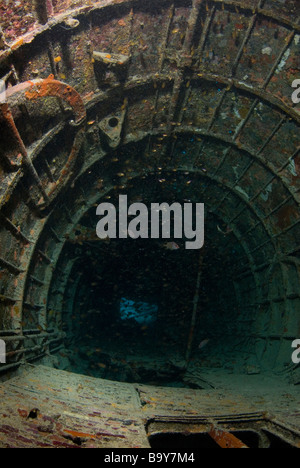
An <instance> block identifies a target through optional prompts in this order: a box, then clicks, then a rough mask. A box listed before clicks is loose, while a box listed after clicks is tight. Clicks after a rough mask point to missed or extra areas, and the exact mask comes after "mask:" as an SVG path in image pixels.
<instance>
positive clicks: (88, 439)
mask: <svg viewBox="0 0 300 468" xmlns="http://www.w3.org/2000/svg"><path fill="white" fill-rule="evenodd" d="M204 377H205V378H208V379H209V381H210V382H213V384H214V386H215V387H216V389H215V390H212V389H210V390H192V389H184V388H164V387H154V386H145V385H140V384H129V383H119V382H112V381H108V380H101V379H95V378H92V377H87V376H83V375H78V374H72V373H69V372H65V371H61V370H55V369H52V368H48V367H44V366H33V365H26V366H25V367H23V368H22V370H20V371H19V374H18V375H17V376H15V377H14V378H12V379H11V380H9V381H7V382H5V383H3V384H1V386H0V401H1V408H0V418H1V424H0V447H1V448H32V447H34V448H43V447H45V448H50V447H53V448H59V447H70V448H72V447H73V448H79V447H82V448H86V447H95V448H118V447H123V448H149V447H150V446H151V444H152V443H153V442H151V441H153V440H154V439H155V437H157V436H159V435H160V434H163V435H166V434H167V433H184V434H185V436H187V435H188V434H197V433H198V434H205V433H207V432H209V430H210V428H211V426H212V425H215V426H218V427H219V428H221V429H222V430H223V429H224V430H226V431H228V432H230V431H231V432H232V433H238V434H240V435H241V439H242V437H243V433H244V434H246V433H247V434H251V433H253V434H258V435H260V436H261V442H260V443H263V440H264V436H265V434H272V438H273V444H274V440H275V439H276V440H277V441H281V442H280V443H284V444H286V443H288V444H289V445H291V446H295V447H300V408H299V390H298V388H297V386H294V387H291V386H287V385H286V384H285V383H284V381H283V380H282V379H279V378H278V379H276V378H274V377H271V376H265V375H264V376H259V375H252V376H246V375H232V374H231V375H229V374H227V375H226V373H224V372H220V371H218V372H215V371H207V373H206V374H205V372H204ZM236 389H238V391H237V390H236ZM183 440H185V438H183ZM282 441H283V442H282ZM183 443H184V442H183ZM197 443H198V444H201V441H200V439H199V441H198V442H197ZM165 444H168V442H167V441H166V442H165ZM198 446H200V445H198ZM182 447H184V445H182ZM165 448H168V447H167V446H166V447H165ZM178 448H179V449H180V447H178ZM194 448H195V449H196V448H197V447H196V446H195V447H194Z"/></svg>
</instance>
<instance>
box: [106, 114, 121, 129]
mask: <svg viewBox="0 0 300 468" xmlns="http://www.w3.org/2000/svg"><path fill="white" fill-rule="evenodd" d="M108 125H109V126H110V127H111V128H116V127H117V126H118V125H119V119H117V117H112V118H111V119H109V121H108Z"/></svg>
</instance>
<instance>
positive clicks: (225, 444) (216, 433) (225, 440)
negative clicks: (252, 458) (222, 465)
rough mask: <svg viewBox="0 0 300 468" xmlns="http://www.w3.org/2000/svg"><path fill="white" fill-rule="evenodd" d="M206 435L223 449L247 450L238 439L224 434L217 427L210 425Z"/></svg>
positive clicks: (226, 433) (229, 434)
mask: <svg viewBox="0 0 300 468" xmlns="http://www.w3.org/2000/svg"><path fill="white" fill-rule="evenodd" d="M208 435H209V436H210V437H211V438H212V439H213V440H214V441H215V442H216V443H217V444H218V445H219V447H221V448H223V449H248V448H249V447H248V446H247V445H246V444H244V443H243V442H242V441H241V440H240V439H238V438H237V437H235V436H234V435H233V434H231V433H230V432H225V431H224V430H223V429H220V428H219V427H217V426H214V425H212V427H211V429H210V431H209V433H208Z"/></svg>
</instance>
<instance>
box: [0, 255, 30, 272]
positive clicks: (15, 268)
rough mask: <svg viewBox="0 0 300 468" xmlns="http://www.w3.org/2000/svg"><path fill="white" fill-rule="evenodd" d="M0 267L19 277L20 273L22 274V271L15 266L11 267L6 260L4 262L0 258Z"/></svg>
mask: <svg viewBox="0 0 300 468" xmlns="http://www.w3.org/2000/svg"><path fill="white" fill-rule="evenodd" d="M0 266H2V267H3V268H6V269H8V270H9V271H11V272H12V273H13V274H15V275H19V274H20V273H24V270H22V269H21V268H19V267H17V266H16V265H13V264H12V263H11V262H9V261H8V260H5V259H4V258H2V257H0Z"/></svg>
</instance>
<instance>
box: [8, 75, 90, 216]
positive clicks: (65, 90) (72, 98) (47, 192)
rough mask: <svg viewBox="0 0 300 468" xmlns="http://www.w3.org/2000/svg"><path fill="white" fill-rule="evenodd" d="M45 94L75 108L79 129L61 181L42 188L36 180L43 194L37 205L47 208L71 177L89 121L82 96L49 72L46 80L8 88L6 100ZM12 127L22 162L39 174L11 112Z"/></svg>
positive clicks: (72, 122) (36, 97) (27, 99)
mask: <svg viewBox="0 0 300 468" xmlns="http://www.w3.org/2000/svg"><path fill="white" fill-rule="evenodd" d="M45 97H57V98H59V99H62V100H63V101H65V102H66V103H67V104H68V105H69V106H70V107H71V108H72V111H73V113H74V119H73V120H71V122H70V125H72V126H73V127H76V128H77V133H76V136H75V138H74V142H73V146H72V149H71V152H70V155H69V157H68V159H67V162H66V164H65V165H64V166H63V168H62V169H61V172H60V176H59V178H58V180H56V181H55V182H54V183H53V182H52V181H50V183H49V184H48V187H43V186H42V183H41V181H40V180H38V181H37V180H36V182H38V185H39V188H40V189H41V192H42V195H43V201H42V202H41V201H40V202H38V203H37V207H38V208H46V207H47V206H48V205H49V204H50V203H51V202H52V201H53V200H54V199H55V198H56V197H57V195H58V193H59V192H60V191H61V189H62V188H63V187H65V186H67V185H68V184H69V182H70V180H71V179H72V177H73V173H72V169H73V168H74V166H75V163H76V161H77V159H78V155H79V151H80V148H81V146H82V143H83V140H84V136H85V122H86V110H85V106H84V103H83V101H82V98H81V96H80V95H79V94H78V93H77V91H76V90H75V89H74V88H72V87H71V86H69V85H67V84H65V83H62V82H60V81H57V80H55V79H54V76H53V75H50V76H49V77H48V78H47V79H44V80H41V79H38V80H34V81H26V82H24V83H20V84H18V85H16V86H13V87H11V88H8V89H7V90H6V99H7V101H9V100H10V99H12V98H14V100H15V99H17V102H19V100H20V99H23V100H25V101H31V102H34V101H37V100H39V99H41V98H45ZM7 109H8V104H7ZM10 126H12V127H14V128H13V130H14V134H15V135H16V136H17V137H18V138H17V141H18V144H19V146H20V148H21V150H22V151H21V153H22V156H23V164H24V165H25V166H27V168H28V167H29V168H31V172H32V173H35V175H36V176H37V174H36V171H35V169H34V166H33V162H32V158H31V157H30V156H29V155H28V152H27V150H26V148H25V145H24V143H23V142H22V139H21V137H20V134H19V132H18V130H17V128H16V126H15V123H14V120H13V117H12V115H11V113H10ZM35 179H36V178H35Z"/></svg>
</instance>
